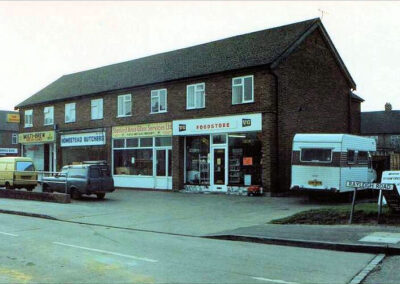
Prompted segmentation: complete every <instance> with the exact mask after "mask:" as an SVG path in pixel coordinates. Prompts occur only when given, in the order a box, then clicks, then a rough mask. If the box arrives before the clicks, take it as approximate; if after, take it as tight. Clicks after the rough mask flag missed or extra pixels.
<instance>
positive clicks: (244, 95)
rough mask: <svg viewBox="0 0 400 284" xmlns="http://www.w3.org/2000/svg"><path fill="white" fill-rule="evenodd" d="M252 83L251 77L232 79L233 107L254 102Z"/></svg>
mask: <svg viewBox="0 0 400 284" xmlns="http://www.w3.org/2000/svg"><path fill="white" fill-rule="evenodd" d="M253 81H254V78H253V75H251V76H243V77H237V78H233V79H232V104H234V105H235V104H245V103H252V102H254V90H253V88H254V86H253V85H254V82H253Z"/></svg>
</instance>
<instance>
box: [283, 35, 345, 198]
mask: <svg viewBox="0 0 400 284" xmlns="http://www.w3.org/2000/svg"><path fill="white" fill-rule="evenodd" d="M276 74H277V75H278V77H279V86H278V88H279V96H278V97H279V102H278V105H279V107H278V113H279V120H278V123H279V131H278V132H279V151H278V155H279V185H280V190H281V191H285V190H288V188H289V186H290V178H291V175H290V168H291V149H292V141H293V137H294V135H295V134H296V133H348V132H349V130H350V126H349V108H350V106H349V103H350V97H349V96H350V86H349V85H348V83H347V81H346V80H345V77H344V75H343V73H342V71H341V69H340V68H339V66H338V64H337V63H336V61H335V59H334V57H333V55H332V53H331V51H330V50H329V49H328V45H327V44H326V43H325V41H324V40H323V38H322V36H321V34H320V31H319V30H316V31H314V32H313V33H312V34H311V35H310V36H309V37H307V38H306V40H305V41H303V43H302V44H301V45H300V46H299V47H298V48H297V50H295V51H294V52H293V53H292V54H291V55H290V56H289V57H288V58H287V59H286V60H285V61H284V62H282V63H281V64H280V65H279V66H278V68H277V70H276Z"/></svg>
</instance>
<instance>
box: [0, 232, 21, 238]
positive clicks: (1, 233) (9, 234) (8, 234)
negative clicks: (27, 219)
mask: <svg viewBox="0 0 400 284" xmlns="http://www.w3.org/2000/svg"><path fill="white" fill-rule="evenodd" d="M0 235H6V236H11V237H18V235H15V234H11V233H5V232H0Z"/></svg>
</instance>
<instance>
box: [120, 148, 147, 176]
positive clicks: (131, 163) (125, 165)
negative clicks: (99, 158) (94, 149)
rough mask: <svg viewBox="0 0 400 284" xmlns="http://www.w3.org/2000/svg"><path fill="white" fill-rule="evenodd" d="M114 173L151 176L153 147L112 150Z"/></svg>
mask: <svg viewBox="0 0 400 284" xmlns="http://www.w3.org/2000/svg"><path fill="white" fill-rule="evenodd" d="M114 173H115V174H117V175H142V176H152V175H153V149H124V150H114Z"/></svg>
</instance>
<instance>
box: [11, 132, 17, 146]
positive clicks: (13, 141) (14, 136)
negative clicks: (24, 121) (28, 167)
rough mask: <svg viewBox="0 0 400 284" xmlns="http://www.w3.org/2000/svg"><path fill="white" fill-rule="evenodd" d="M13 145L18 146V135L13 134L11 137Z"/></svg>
mask: <svg viewBox="0 0 400 284" xmlns="http://www.w3.org/2000/svg"><path fill="white" fill-rule="evenodd" d="M11 144H13V145H16V144H18V133H13V134H12V136H11Z"/></svg>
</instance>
